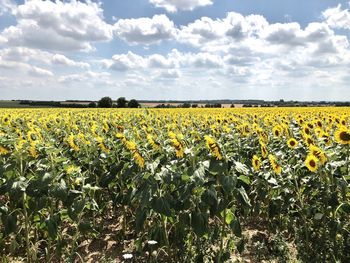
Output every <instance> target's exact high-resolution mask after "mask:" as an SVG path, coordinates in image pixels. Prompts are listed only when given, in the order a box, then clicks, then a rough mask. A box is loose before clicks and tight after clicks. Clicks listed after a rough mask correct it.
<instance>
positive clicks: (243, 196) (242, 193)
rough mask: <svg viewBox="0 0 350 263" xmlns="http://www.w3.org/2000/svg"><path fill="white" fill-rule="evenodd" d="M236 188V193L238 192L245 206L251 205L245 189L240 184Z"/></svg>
mask: <svg viewBox="0 0 350 263" xmlns="http://www.w3.org/2000/svg"><path fill="white" fill-rule="evenodd" d="M237 190H238V193H239V195H240V197H241V199H242V201H243V202H244V204H245V205H247V206H251V204H250V200H249V197H248V195H247V192H246V191H245V189H244V188H243V187H242V186H241V187H240V188H238V189H237Z"/></svg>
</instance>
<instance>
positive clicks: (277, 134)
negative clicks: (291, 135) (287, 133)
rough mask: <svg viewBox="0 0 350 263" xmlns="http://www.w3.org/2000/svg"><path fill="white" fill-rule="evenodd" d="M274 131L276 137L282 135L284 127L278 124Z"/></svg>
mask: <svg viewBox="0 0 350 263" xmlns="http://www.w3.org/2000/svg"><path fill="white" fill-rule="evenodd" d="M272 133H273V135H274V136H275V137H280V136H281V135H282V128H281V126H279V125H276V126H274V127H273V129H272Z"/></svg>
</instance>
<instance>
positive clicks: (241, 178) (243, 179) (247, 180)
mask: <svg viewBox="0 0 350 263" xmlns="http://www.w3.org/2000/svg"><path fill="white" fill-rule="evenodd" d="M238 179H239V180H241V181H242V182H243V183H245V184H246V185H250V179H249V177H248V176H246V175H241V176H240V177H238Z"/></svg>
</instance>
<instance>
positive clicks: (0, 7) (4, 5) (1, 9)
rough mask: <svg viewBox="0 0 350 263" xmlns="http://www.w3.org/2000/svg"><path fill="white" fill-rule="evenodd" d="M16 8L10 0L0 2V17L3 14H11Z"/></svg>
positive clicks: (0, 0)
mask: <svg viewBox="0 0 350 263" xmlns="http://www.w3.org/2000/svg"><path fill="white" fill-rule="evenodd" d="M15 8H16V4H15V3H14V2H13V1H12V0H0V16H1V15H3V14H5V13H11V12H12V11H13V10H14V9H15Z"/></svg>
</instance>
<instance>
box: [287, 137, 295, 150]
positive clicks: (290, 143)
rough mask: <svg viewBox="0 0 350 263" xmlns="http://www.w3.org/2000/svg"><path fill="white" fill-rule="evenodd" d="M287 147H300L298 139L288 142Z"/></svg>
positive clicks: (291, 139)
mask: <svg viewBox="0 0 350 263" xmlns="http://www.w3.org/2000/svg"><path fill="white" fill-rule="evenodd" d="M287 145H288V147H289V148H291V149H295V148H296V147H297V146H298V141H297V140H296V139H294V138H290V139H289V140H288V141H287Z"/></svg>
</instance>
